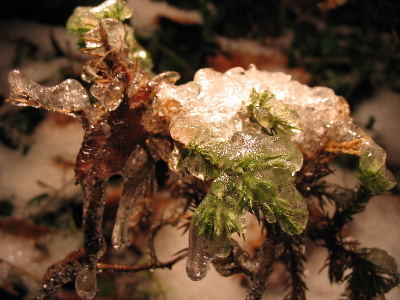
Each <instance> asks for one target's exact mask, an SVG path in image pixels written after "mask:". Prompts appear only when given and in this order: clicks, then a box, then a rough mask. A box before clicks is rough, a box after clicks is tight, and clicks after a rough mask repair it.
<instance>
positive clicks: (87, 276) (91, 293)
mask: <svg viewBox="0 0 400 300" xmlns="http://www.w3.org/2000/svg"><path fill="white" fill-rule="evenodd" d="M75 289H76V292H77V293H78V296H79V297H81V298H82V299H84V300H90V299H93V298H94V297H95V296H96V293H97V278H96V271H95V270H89V269H83V270H81V271H80V272H79V273H78V275H77V276H76V280H75Z"/></svg>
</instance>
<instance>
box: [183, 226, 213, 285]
mask: <svg viewBox="0 0 400 300" xmlns="http://www.w3.org/2000/svg"><path fill="white" fill-rule="evenodd" d="M210 260H211V257H210V255H209V254H208V251H207V245H206V240H205V237H204V236H203V235H200V236H199V232H198V228H197V225H196V224H194V223H192V224H191V225H190V231H189V252H188V256H187V261H186V274H187V275H188V277H189V278H190V279H192V280H193V281H199V280H202V279H203V278H204V277H205V276H206V275H207V272H208V264H209V263H210Z"/></svg>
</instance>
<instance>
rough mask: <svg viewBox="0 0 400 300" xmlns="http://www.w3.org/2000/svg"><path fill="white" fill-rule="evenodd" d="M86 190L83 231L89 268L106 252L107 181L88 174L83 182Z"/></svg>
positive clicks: (86, 261) (86, 262) (86, 260)
mask: <svg viewBox="0 0 400 300" xmlns="http://www.w3.org/2000/svg"><path fill="white" fill-rule="evenodd" d="M81 185H82V188H83V190H84V199H83V231H84V248H85V261H84V263H85V264H86V265H88V267H89V268H94V267H95V265H96V264H97V262H98V260H99V258H100V257H101V256H102V255H103V254H104V252H105V248H106V245H105V241H104V237H103V234H102V223H103V214H104V206H105V199H104V186H105V182H104V181H103V180H100V179H98V178H95V177H94V176H93V177H92V176H88V177H87V178H85V180H84V181H83V182H82V183H81Z"/></svg>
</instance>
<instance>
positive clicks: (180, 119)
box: [154, 66, 395, 191]
mask: <svg viewBox="0 0 400 300" xmlns="http://www.w3.org/2000/svg"><path fill="white" fill-rule="evenodd" d="M253 89H254V90H255V91H256V92H258V93H262V92H263V91H269V92H271V93H272V94H273V95H274V97H273V98H272V99H271V100H269V103H270V105H271V107H272V110H275V113H278V114H279V110H280V109H281V110H282V109H283V111H285V113H286V114H287V116H286V117H285V118H288V119H293V120H294V121H295V122H296V124H298V126H299V128H300V129H301V130H297V131H295V132H294V135H293V137H292V141H293V142H294V143H295V144H296V145H297V147H298V148H299V149H300V150H301V152H302V153H303V154H304V155H306V156H307V157H309V158H317V157H318V155H319V154H320V153H321V152H322V151H327V152H332V153H349V154H353V155H357V156H361V161H360V169H361V172H362V173H363V170H366V171H367V172H364V173H363V174H364V175H365V174H369V175H368V176H369V177H371V176H372V177H374V174H376V176H378V177H379V176H381V177H382V178H381V180H378V183H374V181H375V179H371V178H369V179H368V180H364V181H363V179H361V180H362V181H363V183H365V184H366V186H367V187H369V188H370V189H371V190H376V191H378V189H377V187H373V186H374V185H377V184H378V185H379V184H383V185H385V186H386V189H390V187H393V186H394V184H395V181H394V177H393V176H392V175H391V173H390V172H388V171H387V170H386V167H385V165H384V160H385V158H384V151H383V150H382V149H381V148H380V147H379V146H378V145H377V144H375V143H374V142H373V141H372V139H371V138H370V137H369V136H368V135H367V134H366V133H365V132H364V131H363V130H362V129H360V128H359V127H358V126H356V125H355V124H353V120H352V118H350V110H349V106H348V104H347V102H346V100H345V99H343V98H342V97H340V96H337V95H335V93H334V92H333V91H332V90H331V89H329V88H325V87H313V88H312V87H308V86H306V85H303V84H301V83H299V82H297V81H294V80H292V79H291V76H290V75H287V74H284V73H280V72H267V71H259V70H257V69H256V67H255V66H250V67H249V69H247V70H244V69H243V68H240V67H237V68H233V69H230V70H228V71H227V72H225V73H223V74H222V73H219V72H216V71H213V70H211V69H201V70H199V71H198V72H197V73H196V75H195V77H194V80H193V81H192V82H189V83H187V84H184V85H180V86H174V85H172V84H165V85H164V86H163V87H161V88H160V89H159V91H158V93H157V97H156V99H155V103H154V108H155V112H156V113H157V114H158V115H160V116H163V117H166V118H167V119H168V120H170V130H171V135H172V137H173V138H174V139H176V140H178V141H179V142H181V143H183V144H185V145H188V144H189V143H190V142H194V143H196V140H197V139H198V136H199V132H200V131H201V132H202V133H201V134H202V135H204V132H205V131H208V134H207V136H206V137H205V138H204V137H202V139H203V140H205V139H207V138H208V139H211V140H214V139H218V140H219V141H227V140H229V139H230V138H231V137H232V136H233V134H234V133H235V132H238V131H241V130H242V129H243V124H242V123H241V121H245V118H246V117H247V114H246V108H247V106H249V105H250V104H251V93H252V91H253ZM288 108H289V109H288ZM290 108H294V110H295V111H296V113H297V114H298V117H299V119H298V120H295V118H293V115H291V109H290ZM263 114H265V112H262V111H261V112H260V111H255V117H256V118H259V119H260V120H263V121H266V123H268V118H267V117H268V116H265V115H263ZM239 116H240V118H241V119H242V120H239V119H238V117H239ZM243 116H244V117H243ZM263 118H264V119H263ZM267 125H268V124H267ZM204 128H206V129H207V130H205V129H204ZM371 152H374V153H376V154H378V155H375V154H374V155H372V154H370V153H371ZM382 153H383V154H382ZM374 165H380V166H381V167H382V168H376V167H372V169H373V170H374V171H373V172H372V173H371V171H368V170H370V169H371V166H374ZM379 174H381V175H379ZM364 177H365V176H364ZM382 180H383V181H385V182H386V183H384V182H383V181H382Z"/></svg>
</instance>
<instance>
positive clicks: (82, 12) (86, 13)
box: [67, 0, 153, 73]
mask: <svg viewBox="0 0 400 300" xmlns="http://www.w3.org/2000/svg"><path fill="white" fill-rule="evenodd" d="M132 15H133V9H132V8H131V7H130V6H129V5H128V4H127V3H126V2H125V1H124V0H107V1H105V2H103V3H102V4H100V5H98V6H95V7H91V6H79V7H77V8H76V9H75V10H74V12H73V14H72V15H71V17H70V18H69V19H68V21H67V29H68V31H69V32H70V33H72V34H74V35H77V36H78V37H79V39H78V41H77V44H78V45H79V46H80V47H81V48H85V47H86V46H87V44H86V42H85V41H84V38H83V37H84V36H85V34H86V33H87V32H88V31H90V30H92V29H94V28H95V27H96V26H97V25H98V24H99V22H100V21H101V20H103V19H106V18H112V19H116V20H118V21H121V22H123V21H125V20H126V19H129V18H130V17H132ZM124 27H125V44H126V45H125V51H126V52H127V56H128V57H129V59H131V60H132V61H135V60H137V62H138V63H139V65H140V67H141V68H142V70H145V71H147V72H149V73H151V70H152V68H153V62H152V60H151V57H150V54H149V53H148V52H147V51H146V50H145V49H144V48H143V47H142V46H141V45H140V44H139V43H138V42H137V40H136V37H135V33H134V28H133V27H132V26H130V25H128V24H124ZM93 43H96V41H93Z"/></svg>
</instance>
